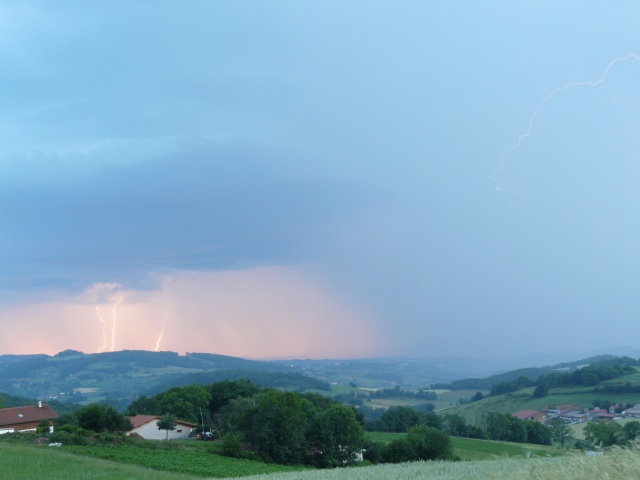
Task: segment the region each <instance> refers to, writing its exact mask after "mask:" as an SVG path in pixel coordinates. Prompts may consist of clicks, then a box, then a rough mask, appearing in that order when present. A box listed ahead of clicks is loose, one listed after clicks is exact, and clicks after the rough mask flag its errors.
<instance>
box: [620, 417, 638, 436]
mask: <svg viewBox="0 0 640 480" xmlns="http://www.w3.org/2000/svg"><path fill="white" fill-rule="evenodd" d="M623 428H624V433H625V435H626V436H627V439H629V440H631V441H634V440H635V439H636V437H637V436H638V434H639V433H640V422H638V421H637V420H632V421H631V422H629V423H625V424H624V427H623Z"/></svg>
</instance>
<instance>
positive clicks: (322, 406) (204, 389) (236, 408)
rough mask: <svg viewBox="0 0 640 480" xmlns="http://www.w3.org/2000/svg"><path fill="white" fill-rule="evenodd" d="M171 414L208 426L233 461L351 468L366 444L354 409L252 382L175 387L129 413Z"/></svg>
mask: <svg viewBox="0 0 640 480" xmlns="http://www.w3.org/2000/svg"><path fill="white" fill-rule="evenodd" d="M167 413H168V414H172V415H173V416H175V417H176V418H178V419H181V420H186V421H190V422H193V423H197V424H201V423H204V425H206V428H207V429H210V430H211V431H213V432H214V433H215V436H217V437H222V442H223V447H222V448H223V452H224V454H225V455H228V456H232V457H252V458H260V459H262V460H264V461H268V462H276V463H281V464H287V465H314V466H316V467H333V466H339V465H343V464H344V465H346V464H349V463H351V462H353V461H354V460H355V454H356V452H359V451H360V449H361V448H362V447H363V445H364V442H365V439H364V429H363V426H362V424H363V422H364V419H363V418H362V417H360V418H359V417H357V416H356V412H355V410H354V409H353V408H351V407H349V406H345V405H340V404H338V403H337V402H335V401H333V400H332V399H330V398H329V397H326V396H322V395H320V394H313V393H305V394H302V393H298V392H291V391H284V392H283V391H280V390H274V389H270V388H261V387H259V386H257V385H255V384H254V383H251V382H249V381H248V380H224V381H222V382H216V383H212V384H209V385H196V384H193V385H187V386H186V387H173V388H171V389H169V390H167V391H165V392H161V393H159V394H157V395H154V396H152V397H146V396H143V397H140V398H139V399H138V400H136V401H135V402H133V403H132V404H131V405H129V408H128V409H127V414H128V415H141V414H145V415H164V414H167ZM246 446H249V450H247V449H246Z"/></svg>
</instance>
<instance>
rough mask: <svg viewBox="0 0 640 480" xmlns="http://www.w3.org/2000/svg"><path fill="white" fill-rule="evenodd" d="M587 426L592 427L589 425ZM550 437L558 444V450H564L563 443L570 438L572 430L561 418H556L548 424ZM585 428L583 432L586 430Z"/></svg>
mask: <svg viewBox="0 0 640 480" xmlns="http://www.w3.org/2000/svg"><path fill="white" fill-rule="evenodd" d="M589 425H592V424H591V423H590V424H589ZM550 428H551V435H552V437H553V439H554V440H555V441H556V442H558V443H559V444H560V448H564V445H565V443H566V442H567V441H568V440H569V439H570V438H571V434H572V433H573V430H571V427H570V426H569V424H568V423H567V422H565V421H564V420H562V419H561V418H556V419H555V420H553V421H552V422H551V423H550ZM587 428H588V425H587V427H585V431H586V430H587Z"/></svg>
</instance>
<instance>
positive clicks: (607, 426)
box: [584, 420, 640, 447]
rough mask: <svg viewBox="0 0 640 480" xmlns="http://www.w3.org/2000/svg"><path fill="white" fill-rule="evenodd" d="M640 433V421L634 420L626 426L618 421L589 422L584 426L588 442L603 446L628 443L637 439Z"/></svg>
mask: <svg viewBox="0 0 640 480" xmlns="http://www.w3.org/2000/svg"><path fill="white" fill-rule="evenodd" d="M639 433H640V422H638V421H636V420H633V421H631V422H628V423H625V424H624V426H622V425H620V424H619V423H616V422H608V423H599V422H589V424H588V425H587V426H586V427H584V436H585V439H586V441H587V442H589V443H591V444H592V445H597V446H601V447H610V446H612V445H627V444H629V443H630V442H633V441H635V440H636V437H637V436H638V434H639Z"/></svg>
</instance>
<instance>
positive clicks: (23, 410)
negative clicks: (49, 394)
mask: <svg viewBox="0 0 640 480" xmlns="http://www.w3.org/2000/svg"><path fill="white" fill-rule="evenodd" d="M58 417H59V415H58V414H57V413H56V412H54V411H53V409H52V408H51V407H50V406H49V405H43V404H42V402H38V405H29V406H26V407H13V408H3V409H0V434H3V433H13V432H29V431H31V432H33V431H35V430H36V428H38V425H40V422H41V421H42V420H48V421H49V430H50V431H51V432H53V421H54V420H55V419H56V418H58Z"/></svg>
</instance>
